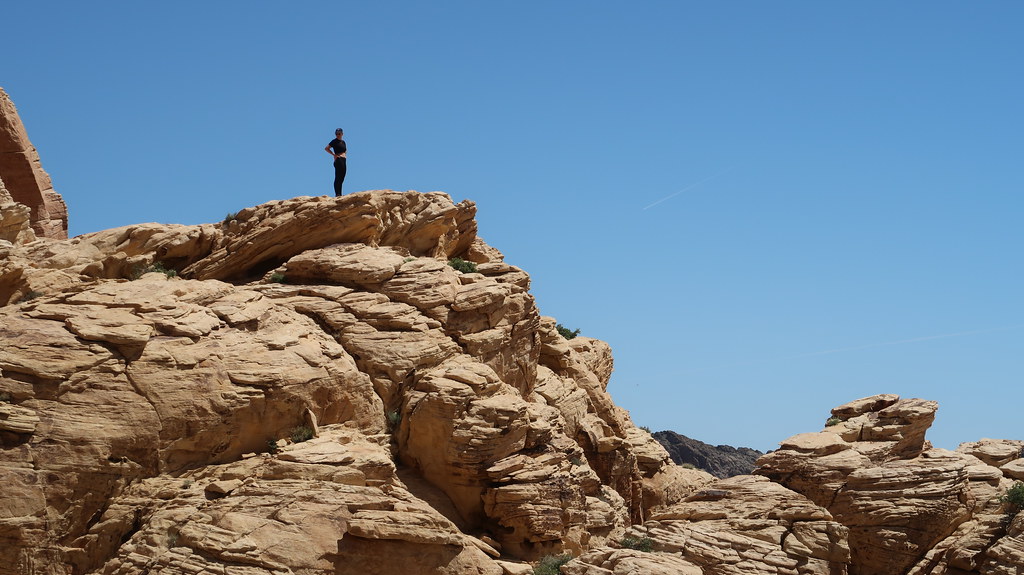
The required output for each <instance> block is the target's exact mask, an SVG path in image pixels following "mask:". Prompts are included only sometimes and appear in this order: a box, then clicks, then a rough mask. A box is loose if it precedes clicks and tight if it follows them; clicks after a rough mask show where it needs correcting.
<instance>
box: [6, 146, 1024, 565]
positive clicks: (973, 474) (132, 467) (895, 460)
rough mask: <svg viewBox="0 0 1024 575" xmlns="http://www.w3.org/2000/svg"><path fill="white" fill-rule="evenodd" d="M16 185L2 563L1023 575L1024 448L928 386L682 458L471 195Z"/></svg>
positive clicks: (9, 212) (596, 344)
mask: <svg viewBox="0 0 1024 575" xmlns="http://www.w3.org/2000/svg"><path fill="white" fill-rule="evenodd" d="M26 141H27V140H26ZM4 176H5V177H6V172H5V173H4ZM6 189H7V188H5V186H4V185H3V184H0V234H2V235H0V575H14V574H18V575H56V574H61V575H63V574H66V573H72V574H75V575H85V574H109V575H142V574H145V573H162V574H165V575H173V574H180V575H186V574H187V575H206V574H210V575H212V574H218V575H220V574H229V575H271V574H273V575H284V574H295V575H326V574H333V575H349V574H353V575H354V574H359V575H377V574H393V573H405V574H409V575H421V574H423V575H426V574H431V575H456V574H478V575H525V574H527V573H531V572H532V567H531V565H530V562H531V561H535V560H537V559H539V558H541V557H543V556H546V555H551V554H557V553H569V554H571V555H572V557H573V558H572V560H571V561H568V563H567V564H565V565H564V566H563V567H562V568H561V572H562V573H563V574H564V575H609V574H613V575H626V574H641V573H642V574H648V575H650V574H660V573H664V574H669V573H672V574H685V575H690V574H692V575H698V574H705V575H739V574H745V575H746V574H764V575H844V574H851V575H867V574H872V575H889V574H892V575H897V574H899V575H904V574H907V575H963V574H967V573H977V574H979V575H982V574H984V575H1010V574H1015V575H1020V574H1021V573H1022V570H1024V514H1021V513H1015V512H1016V509H1014V508H1012V506H1010V505H1009V504H1008V503H1007V502H1006V501H1004V499H1003V496H1004V494H1006V493H1007V490H1008V489H1009V488H1010V486H1011V485H1012V484H1013V482H1014V481H1017V480H1020V479H1022V478H1024V458H1022V453H1021V450H1022V448H1024V442H1021V441H1016V440H991V439H984V440H981V441H978V442H974V443H967V444H963V445H962V446H961V447H960V448H959V449H958V450H956V451H946V450H941V449H932V448H931V446H930V445H929V444H928V442H927V441H926V439H925V432H926V430H927V428H928V426H929V425H930V424H931V422H932V420H933V419H934V417H935V412H936V408H937V406H936V405H935V403H934V402H930V401H925V400H921V399H901V398H899V397H897V396H895V395H880V396H874V397H870V398H865V399H861V400H857V401H854V402H851V403H848V404H846V405H843V406H840V407H837V408H836V409H834V410H833V411H832V413H833V417H832V418H830V419H829V421H828V422H827V425H826V427H825V429H824V430H822V431H819V432H816V433H806V434H801V435H797V436H794V437H792V438H790V439H788V440H786V441H784V442H783V443H782V444H781V448H780V449H779V450H778V451H775V452H772V453H769V454H767V455H764V456H763V457H761V458H760V459H759V460H758V466H759V468H758V469H757V470H756V475H739V476H735V477H730V478H727V479H716V478H715V477H714V476H712V475H710V474H709V473H706V472H704V471H700V470H695V469H686V468H683V467H681V466H678V465H675V464H673V463H672V462H671V459H670V457H669V454H668V453H667V452H666V450H665V449H664V448H663V447H662V446H661V445H660V444H659V443H658V442H657V441H655V440H654V439H653V438H652V437H651V435H650V434H649V433H647V432H646V431H644V430H642V429H639V428H637V427H636V426H635V425H634V424H633V422H632V421H631V419H630V417H629V414H628V413H627V412H626V411H625V410H623V409H621V408H619V407H617V406H616V405H615V404H614V402H613V401H612V398H611V396H610V395H609V393H608V389H607V388H608V385H609V381H610V377H611V373H612V369H613V361H612V354H611V349H610V348H609V346H608V345H607V344H606V343H604V342H601V341H598V340H594V339H589V338H584V337H577V338H575V339H573V340H566V339H564V338H563V337H562V336H560V335H559V333H558V330H557V329H556V323H555V320H554V319H552V318H548V317H544V316H542V315H541V314H540V311H539V310H538V309H537V306H536V303H535V301H534V298H533V296H532V295H531V294H530V291H529V290H530V277H529V275H527V273H526V272H525V271H523V270H521V269H519V268H516V267H515V266H512V265H510V264H508V263H506V262H505V261H504V259H503V257H502V255H501V253H500V252H499V251H498V250H497V249H495V248H493V247H491V246H488V245H487V244H486V243H484V242H483V241H482V240H481V239H480V238H479V237H477V228H476V221H475V219H474V216H475V205H474V204H473V203H472V202H468V201H467V202H461V203H458V204H455V203H453V202H452V200H451V198H449V197H448V196H447V195H446V194H443V193H439V192H433V193H428V194H419V193H415V192H406V193H402V192H394V191H387V190H377V191H370V192H362V193H357V194H352V195H349V196H345V197H342V198H324V197H319V198H313V197H299V198H293V199H290V200H284V201H276V202H270V203H267V204H263V205H260V206H255V207H252V208H247V209H244V210H242V211H241V212H239V213H238V214H237V215H236V216H235V218H234V219H231V220H230V221H228V222H225V223H223V224H219V225H214V224H205V225H199V226H181V225H158V224H142V225H134V226H126V227H122V228H117V229H113V230H106V231H103V232H97V233H94V234H88V235H84V236H80V237H76V238H72V239H70V240H57V239H52V238H48V237H45V235H44V236H43V237H36V236H38V235H40V234H39V231H38V230H34V229H33V228H32V226H31V225H30V224H31V223H32V222H33V221H34V220H33V219H32V218H33V216H32V214H33V213H35V212H33V211H32V210H30V209H29V208H27V207H26V206H35V205H36V204H32V203H31V202H30V203H29V204H24V203H23V202H21V201H20V200H19V199H18V196H16V195H14V194H13V193H5V190H6ZM12 196H13V197H12ZM33 209H35V208H33ZM43 231H44V232H45V231H46V230H45V229H44V230H43ZM453 257H459V258H463V259H465V260H468V261H471V262H474V263H475V264H476V271H456V270H455V269H454V268H453V267H451V266H449V265H448V263H447V260H448V259H449V258H453Z"/></svg>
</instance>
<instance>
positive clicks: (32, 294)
mask: <svg viewBox="0 0 1024 575" xmlns="http://www.w3.org/2000/svg"><path fill="white" fill-rule="evenodd" d="M41 295H43V294H42V293H41V292H37V291H35V290H29V291H27V292H25V293H23V294H21V298H20V299H18V303H25V302H27V301H32V300H34V299H36V298H37V297H39V296H41Z"/></svg>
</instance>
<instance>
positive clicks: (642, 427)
mask: <svg viewBox="0 0 1024 575" xmlns="http://www.w3.org/2000/svg"><path fill="white" fill-rule="evenodd" d="M640 429H642V430H644V431H646V432H647V433H650V432H651V428H650V427H647V426H646V425H641V426H640Z"/></svg>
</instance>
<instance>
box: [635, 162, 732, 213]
mask: <svg viewBox="0 0 1024 575" xmlns="http://www.w3.org/2000/svg"><path fill="white" fill-rule="evenodd" d="M735 169H736V166H733V167H731V168H729V169H728V170H725V171H724V172H719V173H717V174H715V175H713V176H708V177H706V178H704V179H703V180H701V181H699V182H697V183H695V184H690V185H689V186H686V187H685V188H683V189H681V190H679V191H678V192H676V193H674V194H669V195H667V196H665V197H664V198H661V199H660V200H658V201H656V202H654V203H653V204H651V205H649V206H647V207H645V208H644V209H645V210H649V209H651V208H653V207H654V206H656V205H658V204H660V203H661V202H665V201H668V200H671V199H672V198H674V197H676V196H678V195H679V194H681V193H683V192H688V191H690V190H692V189H693V188H696V187H697V186H699V185H701V184H703V183H704V182H710V181H711V180H713V179H715V178H718V177H720V176H724V175H726V174H728V173H729V172H731V171H733V170H735Z"/></svg>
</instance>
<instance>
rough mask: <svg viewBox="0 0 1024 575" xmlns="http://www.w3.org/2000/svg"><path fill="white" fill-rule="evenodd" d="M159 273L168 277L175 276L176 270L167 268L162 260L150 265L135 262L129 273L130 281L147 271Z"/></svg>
mask: <svg viewBox="0 0 1024 575" xmlns="http://www.w3.org/2000/svg"><path fill="white" fill-rule="evenodd" d="M154 272H155V273H160V274H164V275H165V276H167V277H168V278H173V277H177V275H178V272H177V271H176V270H170V269H167V267H166V266H164V263H163V262H153V264H152V265H149V266H144V265H142V264H136V265H135V266H133V267H132V271H131V274H130V275H129V277H130V279H131V280H132V281H134V280H137V279H139V278H141V277H142V276H144V275H145V274H148V273H154Z"/></svg>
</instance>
